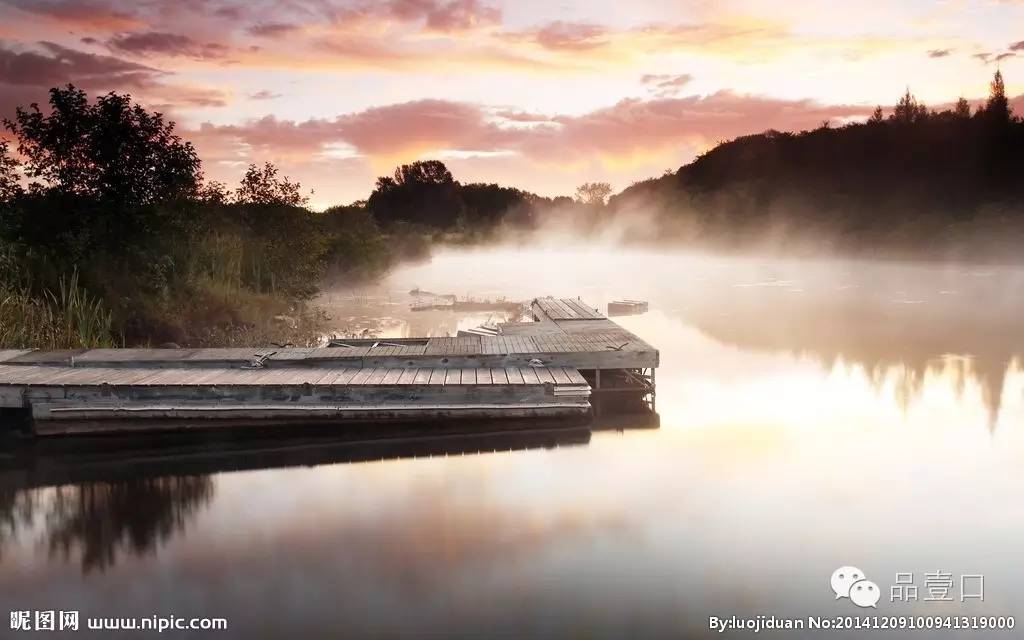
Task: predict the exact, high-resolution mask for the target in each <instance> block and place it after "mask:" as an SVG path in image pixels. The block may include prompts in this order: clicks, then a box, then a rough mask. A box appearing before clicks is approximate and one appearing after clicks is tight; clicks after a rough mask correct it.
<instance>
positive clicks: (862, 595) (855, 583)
mask: <svg viewBox="0 0 1024 640" xmlns="http://www.w3.org/2000/svg"><path fill="white" fill-rule="evenodd" d="M829 584H831V585H832V591H833V592H834V593H835V594H836V600H838V599H840V598H849V599H850V601H851V602H853V604H855V605H857V606H858V607H863V608H866V607H874V608H877V607H878V599H879V598H881V597H882V593H881V591H879V590H878V585H877V584H875V583H874V582H871V581H870V580H868V579H867V576H865V575H864V572H863V571H861V570H860V569H858V568H857V567H839V568H838V569H836V570H835V571H833V572H832V580H831V581H830V583H829Z"/></svg>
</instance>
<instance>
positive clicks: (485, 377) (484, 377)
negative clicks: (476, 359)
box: [476, 367, 494, 384]
mask: <svg viewBox="0 0 1024 640" xmlns="http://www.w3.org/2000/svg"><path fill="white" fill-rule="evenodd" d="M493 382H494V379H493V378H492V377H491V368H490V367H481V368H479V369H477V370H476V383H477V384H493Z"/></svg>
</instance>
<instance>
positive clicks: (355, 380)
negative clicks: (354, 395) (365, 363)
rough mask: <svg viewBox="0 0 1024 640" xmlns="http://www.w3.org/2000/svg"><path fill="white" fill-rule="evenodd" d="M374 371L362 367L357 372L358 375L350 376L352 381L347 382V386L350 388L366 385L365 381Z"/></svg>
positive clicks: (371, 368) (372, 368)
mask: <svg viewBox="0 0 1024 640" xmlns="http://www.w3.org/2000/svg"><path fill="white" fill-rule="evenodd" d="M374 371H375V368H374V367H363V368H362V369H360V370H359V372H358V373H356V375H354V376H352V379H351V380H349V382H348V384H349V385H351V386H360V385H363V384H366V379H367V378H369V377H370V376H371V375H372V374H373V372H374Z"/></svg>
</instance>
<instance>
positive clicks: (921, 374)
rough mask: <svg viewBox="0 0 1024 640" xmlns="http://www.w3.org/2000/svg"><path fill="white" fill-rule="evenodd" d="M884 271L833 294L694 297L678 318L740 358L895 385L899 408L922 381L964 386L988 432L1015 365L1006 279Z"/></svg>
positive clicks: (1017, 314)
mask: <svg viewBox="0 0 1024 640" xmlns="http://www.w3.org/2000/svg"><path fill="white" fill-rule="evenodd" d="M886 269H887V271H885V272H884V275H885V276H886V277H885V278H884V279H883V278H881V277H880V276H877V275H876V276H875V277H871V276H870V275H869V276H865V277H863V278H862V279H861V280H862V281H861V282H860V284H859V285H858V286H854V287H849V288H843V289H839V288H837V286H836V284H835V281H834V280H833V281H830V282H829V283H828V285H825V284H824V283H819V282H813V279H812V278H811V277H810V276H806V275H805V277H804V280H803V281H802V282H801V284H802V285H804V288H801V289H800V290H798V291H794V290H793V289H789V290H787V289H785V288H782V287H766V286H758V287H730V288H728V290H727V291H726V293H725V294H721V291H720V290H719V291H715V292H703V293H704V295H701V296H694V297H691V298H690V299H689V300H688V301H687V302H688V304H687V306H686V310H685V313H684V314H683V316H684V320H685V321H686V322H688V323H690V324H693V325H694V326H696V327H697V328H699V329H700V330H701V331H702V332H704V333H706V334H707V335H709V336H711V337H713V338H714V339H716V340H719V341H721V342H725V343H728V344H732V345H735V346H738V347H741V348H746V349H756V350H762V351H782V352H787V353H792V354H794V355H797V356H808V355H809V356H812V357H814V358H816V359H818V360H819V361H821V362H822V364H823V365H824V366H825V367H826V368H829V369H832V368H834V367H835V366H836V365H837V364H838V363H844V364H847V365H856V366H860V367H862V368H863V369H864V370H865V371H866V373H867V375H868V377H869V378H870V379H871V381H872V382H873V383H874V384H875V385H876V386H877V387H881V386H882V385H883V384H885V383H886V382H887V381H888V380H891V379H892V376H895V377H896V380H895V384H896V393H897V399H898V400H899V402H900V403H901V404H902V405H903V406H907V405H909V404H910V400H911V399H912V398H914V397H916V396H918V395H919V394H920V392H921V390H922V388H923V384H924V381H925V379H926V377H927V376H928V375H930V374H936V373H941V374H942V375H946V376H951V377H952V378H953V381H954V386H955V387H956V388H958V389H959V390H960V391H963V390H964V389H965V388H966V387H967V383H968V382H972V381H973V382H975V383H976V384H977V385H978V386H979V387H980V390H981V395H982V399H983V401H984V402H985V406H986V410H987V411H988V413H989V418H990V423H991V424H994V423H995V420H996V418H997V416H998V414H999V410H1000V404H1001V400H1002V393H1003V388H1004V384H1005V380H1006V376H1007V373H1008V372H1009V371H1010V370H1011V368H1012V367H1013V366H1014V361H1015V359H1019V358H1020V357H1021V356H1022V355H1024V347H1022V346H1021V345H1024V323H1021V322H1020V320H1019V319H1020V318H1021V317H1022V316H1024V296H1022V295H1021V286H1020V284H1019V283H1018V281H1017V279H1016V276H1015V275H1014V274H1009V275H1007V276H1005V277H1003V278H996V277H991V278H986V279H984V280H982V281H980V282H979V281H975V280H972V279H971V278H970V277H969V276H968V275H962V274H957V275H956V276H950V275H949V274H946V273H942V274H940V276H933V277H934V278H935V279H936V280H938V281H932V280H929V279H928V277H929V276H931V275H933V273H932V271H928V270H923V272H922V273H916V272H912V273H907V270H906V269H904V270H903V271H898V270H896V269H895V268H893V267H887V268H886ZM808 280H811V282H807V281H808ZM766 310H770V313H769V312H766Z"/></svg>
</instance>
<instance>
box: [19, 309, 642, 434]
mask: <svg viewBox="0 0 1024 640" xmlns="http://www.w3.org/2000/svg"><path fill="white" fill-rule="evenodd" d="M531 309H532V312H533V315H534V317H535V321H534V322H523V323H507V324H503V325H499V326H498V333H497V335H493V336H492V335H470V336H459V337H430V338H419V339H414V338H405V339H395V340H388V339H374V340H365V339H363V340H349V341H344V344H342V345H340V346H333V347H327V348H287V349H283V348H273V347H267V348H262V349H240V348H229V349H91V350H84V349H79V350H64V351H31V350H2V351H0V408H6V409H18V410H24V411H27V412H28V413H29V415H30V416H31V418H32V428H33V431H34V433H36V434H38V435H51V434H59V433H94V432H102V431H112V430H113V431H120V430H147V429H157V428H183V427H192V426H210V425H214V424H216V425H218V426H219V425H229V424H231V425H233V424H242V423H244V422H246V421H249V422H260V421H264V422H265V421H274V422H282V423H288V422H298V421H307V422H318V421H332V422H333V421H346V420H351V421H373V422H376V421H393V420H449V419H455V418H460V417H473V418H506V417H534V416H544V417H559V416H563V417H570V416H580V415H585V414H587V412H588V411H589V409H590V403H589V396H590V393H591V387H590V384H589V383H588V381H587V378H586V377H584V375H583V374H581V372H580V370H581V369H582V370H586V371H591V372H592V373H593V372H599V371H600V370H602V369H608V370H632V371H638V370H639V371H642V370H644V369H651V370H653V368H654V367H656V366H657V364H658V352H657V350H656V349H654V348H653V347H652V346H651V345H649V344H647V343H646V342H644V341H643V340H641V339H640V338H638V337H637V336H635V335H633V334H632V333H630V332H628V331H626V330H625V329H623V328H622V327H620V326H618V325H616V324H615V323H613V322H612V321H610V320H608V319H607V318H605V317H604V316H602V315H601V314H600V313H599V312H597V310H595V309H593V308H591V307H589V306H587V305H585V304H583V303H582V302H580V301H579V300H573V299H555V298H538V299H536V300H535V301H534V302H533V303H532V305H531ZM597 379H598V380H600V376H599V375H598V376H597ZM652 380H653V378H652Z"/></svg>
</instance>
